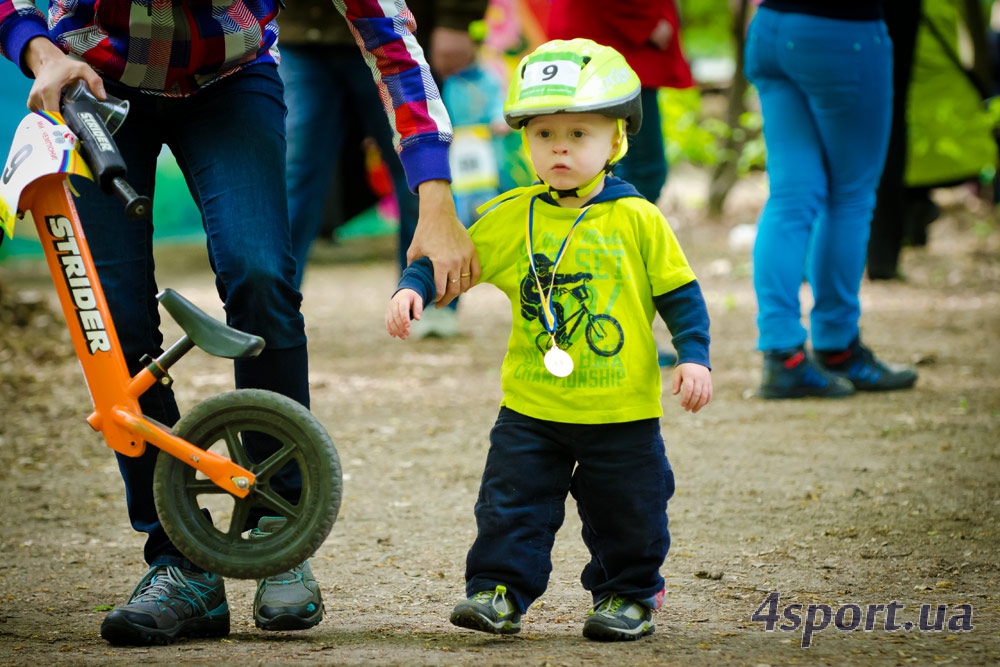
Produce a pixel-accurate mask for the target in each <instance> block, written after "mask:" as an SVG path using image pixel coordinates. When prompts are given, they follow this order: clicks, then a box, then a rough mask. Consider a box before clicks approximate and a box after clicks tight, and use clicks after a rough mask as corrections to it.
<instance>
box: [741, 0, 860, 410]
mask: <svg viewBox="0 0 1000 667" xmlns="http://www.w3.org/2000/svg"><path fill="white" fill-rule="evenodd" d="M787 24H788V21H787V20H786V19H785V15H783V14H779V13H778V12H773V11H770V10H767V9H761V10H759V11H758V12H757V14H756V15H755V16H754V19H753V21H752V22H751V25H750V29H749V32H748V35H747V44H746V76H747V79H748V80H749V81H750V82H751V83H752V84H753V85H754V86H756V88H757V93H758V96H759V98H760V104H761V113H762V115H763V117H764V142H765V145H766V147H767V175H768V180H769V184H770V194H769V196H768V200H767V202H766V203H765V205H764V208H763V210H762V211H761V214H760V219H759V221H758V230H757V238H756V242H755V244H754V249H753V266H754V271H753V284H754V291H755V293H756V296H757V309H758V313H757V328H758V340H757V349H758V350H760V351H761V352H762V353H763V354H764V367H763V374H762V375H763V376H762V381H761V386H760V389H759V395H760V396H762V397H763V398H796V397H800V396H828V397H838V396H847V395H850V394H851V393H853V390H852V388H851V386H850V383H846V382H844V381H841V380H839V379H838V378H836V377H833V376H831V375H830V374H829V373H826V372H824V371H823V370H822V369H821V368H820V367H819V366H818V365H817V364H816V363H815V362H814V360H813V359H812V358H811V357H810V356H809V355H808V354H807V353H806V350H805V343H806V340H807V338H808V335H807V332H806V330H805V328H804V327H803V326H802V322H801V319H802V309H801V303H800V300H799V289H800V287H801V285H802V280H803V278H804V275H805V270H806V268H805V267H806V257H807V254H808V250H809V245H810V238H811V235H812V233H813V228H814V225H815V224H816V221H817V219H818V218H819V217H821V216H822V215H823V214H824V211H825V208H826V205H827V178H828V177H827V174H826V168H825V157H824V155H823V146H822V142H821V139H820V135H819V130H818V128H817V126H816V123H815V121H814V119H813V116H812V110H811V108H810V104H809V100H808V99H807V97H806V96H805V95H804V94H803V92H802V91H801V90H800V88H799V86H798V85H797V84H796V82H795V81H793V80H792V79H791V78H790V77H789V74H788V73H787V71H786V69H785V68H784V67H783V65H782V63H781V56H782V55H783V54H782V50H783V49H787V48H788V47H787V44H788V43H789V42H791V41H792V37H791V36H789V35H787V34H786V33H785V30H786V27H785V26H787ZM796 37H798V36H796ZM820 80H822V77H820Z"/></svg>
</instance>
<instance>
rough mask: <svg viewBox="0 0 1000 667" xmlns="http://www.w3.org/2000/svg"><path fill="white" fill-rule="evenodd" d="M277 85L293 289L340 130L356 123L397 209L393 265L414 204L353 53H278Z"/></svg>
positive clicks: (316, 225) (316, 226)
mask: <svg viewBox="0 0 1000 667" xmlns="http://www.w3.org/2000/svg"><path fill="white" fill-rule="evenodd" d="M279 71H280V73H281V78H282V79H283V80H284V82H285V100H286V102H287V104H288V216H289V220H290V221H291V224H292V254H294V255H295V260H296V263H297V267H298V268H297V270H296V274H295V275H296V280H295V284H296V285H301V284H302V274H303V271H304V270H305V265H306V260H307V259H308V257H309V249H310V247H312V244H313V241H315V240H316V237H317V236H318V235H319V232H320V228H321V227H322V225H323V203H324V202H325V201H326V192H327V190H328V189H329V187H330V181H331V179H332V178H333V176H334V174H335V172H336V171H337V166H338V164H339V161H340V156H341V149H342V148H343V145H344V141H345V140H347V139H351V140H353V141H360V139H361V137H347V136H346V130H347V128H348V127H351V125H352V123H350V122H348V119H349V118H351V117H352V116H355V117H358V118H360V119H361V121H362V123H363V127H364V130H365V134H366V135H368V136H370V137H372V138H373V139H374V140H375V142H376V143H377V144H378V147H379V149H380V150H381V152H382V158H383V159H384V160H385V163H386V166H387V167H388V168H389V173H390V174H391V175H392V183H393V186H394V188H395V191H396V201H397V202H398V204H399V217H400V221H399V227H400V250H399V254H400V261H401V265H402V266H403V267H405V266H406V250H407V248H408V247H409V245H410V241H412V240H413V232H414V231H415V230H416V228H417V216H418V213H419V201H418V199H417V196H416V195H415V194H414V193H412V192H410V189H409V186H408V185H407V184H406V174H405V173H404V172H403V164H402V163H401V162H400V161H399V157H398V156H397V154H396V149H395V148H394V147H393V145H392V127H391V126H390V125H389V119H388V118H387V117H386V115H385V108H384V107H383V106H382V100H381V98H380V97H379V94H378V88H377V87H376V86H375V81H374V80H373V79H372V72H371V70H370V69H369V68H368V65H367V64H366V63H365V59H364V57H363V56H362V55H361V51H360V50H358V47H357V46H356V45H354V44H348V45H314V44H310V45H308V46H300V45H282V46H281V65H280V66H279Z"/></svg>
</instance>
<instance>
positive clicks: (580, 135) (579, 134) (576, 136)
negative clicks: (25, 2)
mask: <svg viewBox="0 0 1000 667" xmlns="http://www.w3.org/2000/svg"><path fill="white" fill-rule="evenodd" d="M569 134H570V136H571V137H573V138H574V139H581V138H583V136H584V133H583V132H582V131H581V130H574V131H572V132H570V133H569ZM538 136H539V137H540V138H542V139H551V138H552V136H553V135H552V133H551V132H549V131H548V130H539V132H538Z"/></svg>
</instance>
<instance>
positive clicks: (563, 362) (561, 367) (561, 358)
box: [545, 345, 573, 378]
mask: <svg viewBox="0 0 1000 667" xmlns="http://www.w3.org/2000/svg"><path fill="white" fill-rule="evenodd" d="M545 368H547V369H548V371H549V372H550V373H552V374H553V375H555V376H556V377H557V378H564V377H566V376H567V375H569V374H570V373H572V372H573V357H571V356H569V354H567V353H566V352H565V351H564V350H560V349H559V348H558V347H556V346H555V345H553V346H552V347H551V348H549V351H548V352H546V353H545Z"/></svg>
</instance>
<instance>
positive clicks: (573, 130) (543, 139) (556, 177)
mask: <svg viewBox="0 0 1000 667" xmlns="http://www.w3.org/2000/svg"><path fill="white" fill-rule="evenodd" d="M617 126H618V123H617V121H615V120H614V119H612V118H608V117H607V116H604V115H601V114H599V113H557V114H551V115H549V116H538V117H536V118H532V119H531V120H529V121H528V123H527V125H526V126H525V133H526V134H527V137H528V149H529V150H530V151H531V162H532V164H533V165H534V167H535V171H536V172H537V173H538V177H539V178H541V179H542V180H543V181H545V182H546V183H548V184H549V186H551V187H552V188H554V189H556V190H570V189H572V188H576V187H579V186H581V185H583V184H585V183H586V182H587V181H589V180H590V179H592V178H594V176H596V175H597V174H598V173H600V172H601V170H602V169H604V165H605V164H607V162H608V160H610V159H611V157H612V156H613V155H614V153H615V151H616V149H617V139H618V138H617V136H616V134H617V132H616V129H617Z"/></svg>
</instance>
